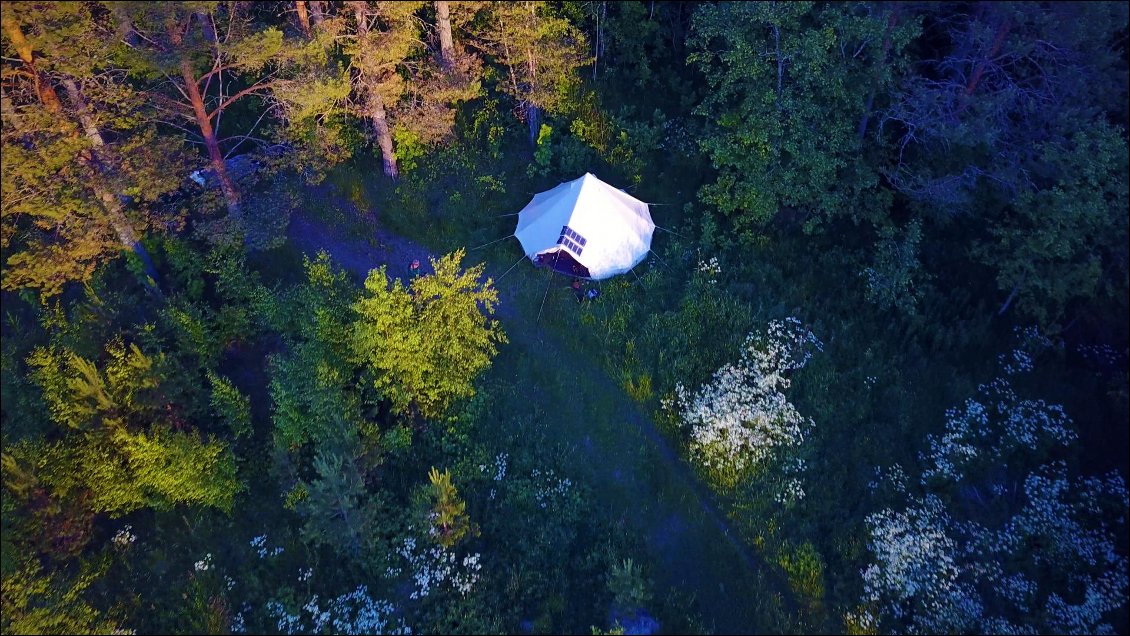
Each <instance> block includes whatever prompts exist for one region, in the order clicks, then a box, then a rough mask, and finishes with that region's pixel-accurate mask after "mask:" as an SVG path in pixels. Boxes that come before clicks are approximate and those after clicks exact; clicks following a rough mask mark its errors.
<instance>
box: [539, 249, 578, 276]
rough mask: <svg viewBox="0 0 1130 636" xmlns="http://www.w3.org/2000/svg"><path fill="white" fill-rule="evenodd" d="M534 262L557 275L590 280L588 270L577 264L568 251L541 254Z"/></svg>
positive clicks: (550, 251) (561, 250)
mask: <svg viewBox="0 0 1130 636" xmlns="http://www.w3.org/2000/svg"><path fill="white" fill-rule="evenodd" d="M534 262H535V263H537V264H538V265H540V266H541V267H548V268H549V269H552V270H553V271H555V272H557V273H558V274H563V275H565V276H572V277H574V278H591V277H592V276H591V275H590V274H589V268H587V267H585V266H584V265H582V264H581V263H579V262H577V259H575V258H573V255H572V254H570V253H569V251H568V250H563V249H561V248H557V249H555V250H549V251H547V252H542V253H541V254H538V255H537V256H536V257H534Z"/></svg>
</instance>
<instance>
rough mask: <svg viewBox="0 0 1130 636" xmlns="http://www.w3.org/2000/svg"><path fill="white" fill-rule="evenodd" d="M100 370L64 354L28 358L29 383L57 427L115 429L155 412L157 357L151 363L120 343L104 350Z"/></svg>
mask: <svg viewBox="0 0 1130 636" xmlns="http://www.w3.org/2000/svg"><path fill="white" fill-rule="evenodd" d="M106 355H107V357H108V359H107V361H106V364H105V366H104V368H103V369H99V368H98V367H97V366H96V365H95V364H94V363H93V362H91V361H89V360H86V359H84V358H82V357H80V356H77V355H75V354H74V353H72V352H70V351H67V350H62V351H60V350H57V349H54V348H46V347H39V348H37V349H36V350H35V351H34V352H32V354H31V356H30V357H29V358H28V364H29V365H30V366H32V367H34V368H35V372H34V375H33V377H34V379H35V381H36V382H37V383H38V384H39V385H40V388H42V390H43V396H44V399H45V400H46V401H47V404H48V407H49V408H50V410H51V416H52V419H54V420H55V422H57V423H58V424H61V425H63V426H67V427H70V428H74V429H80V430H92V429H97V428H99V427H100V426H105V427H106V428H108V429H116V428H118V427H121V426H123V425H124V424H125V423H126V422H125V420H126V419H127V418H128V417H130V416H134V415H142V414H143V415H152V414H153V412H154V411H155V410H156V407H157V405H156V403H155V402H156V399H157V398H156V395H155V389H156V388H157V385H158V382H159V378H158V376H157V374H156V367H159V366H160V364H161V362H162V357H161V356H160V355H158V356H157V358H156V359H153V358H150V357H149V356H146V355H145V354H144V353H142V352H141V349H139V348H138V346H137V345H136V344H130V346H129V348H128V349H127V348H126V346H125V344H124V343H123V342H122V341H121V340H115V341H113V342H110V343H109V344H108V345H107V347H106Z"/></svg>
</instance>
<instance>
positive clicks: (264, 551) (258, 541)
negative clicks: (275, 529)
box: [251, 534, 283, 559]
mask: <svg viewBox="0 0 1130 636" xmlns="http://www.w3.org/2000/svg"><path fill="white" fill-rule="evenodd" d="M251 547H253V548H255V550H256V552H257V553H258V554H259V558H260V559H265V558H267V556H273V557H276V556H278V555H280V554H282V553H283V547H282V546H281V545H280V546H276V547H275V548H274V549H268V548H267V535H265V534H261V535H259V536H257V537H254V538H252V539H251Z"/></svg>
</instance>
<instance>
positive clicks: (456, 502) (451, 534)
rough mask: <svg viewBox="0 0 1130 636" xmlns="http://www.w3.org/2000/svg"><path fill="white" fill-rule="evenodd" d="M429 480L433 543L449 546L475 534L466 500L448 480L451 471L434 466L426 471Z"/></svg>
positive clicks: (476, 532) (428, 492)
mask: <svg viewBox="0 0 1130 636" xmlns="http://www.w3.org/2000/svg"><path fill="white" fill-rule="evenodd" d="M428 481H429V482H430V483H431V487H430V488H429V489H428V491H427V494H428V498H429V500H430V501H431V512H430V513H429V515H428V522H429V523H430V524H431V528H432V530H431V535H432V537H433V538H434V539H435V541H436V543H438V544H440V545H441V546H443V547H444V548H452V547H454V546H455V545H457V544H458V543H459V542H460V541H462V540H463V539H464V538H466V537H467V536H468V535H471V536H477V535H478V534H479V528H478V527H477V526H476V525H475V524H474V523H473V522H472V521H471V518H470V517H469V516H468V515H467V503H466V502H465V501H463V499H462V498H461V497H460V496H459V491H458V490H456V488H455V484H452V483H451V473H450V472H448V471H447V470H446V469H445V470H444V471H443V472H442V473H441V472H439V471H438V470H436V468H435V467H434V466H433V467H432V469H431V471H429V472H428Z"/></svg>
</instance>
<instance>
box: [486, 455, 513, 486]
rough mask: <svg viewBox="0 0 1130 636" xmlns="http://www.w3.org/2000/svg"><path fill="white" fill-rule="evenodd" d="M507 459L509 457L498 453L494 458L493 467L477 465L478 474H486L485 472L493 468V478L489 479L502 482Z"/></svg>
mask: <svg viewBox="0 0 1130 636" xmlns="http://www.w3.org/2000/svg"><path fill="white" fill-rule="evenodd" d="M509 459H510V456H509V455H507V454H506V453H499V454H498V455H496V456H495V458H494V465H493V466H488V465H487V464H479V472H480V473H486V472H487V470H489V469H491V468H493V469H494V476H493V477H491V479H493V480H494V481H502V480H503V478H504V477H506V462H507V461H508V460H509Z"/></svg>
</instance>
